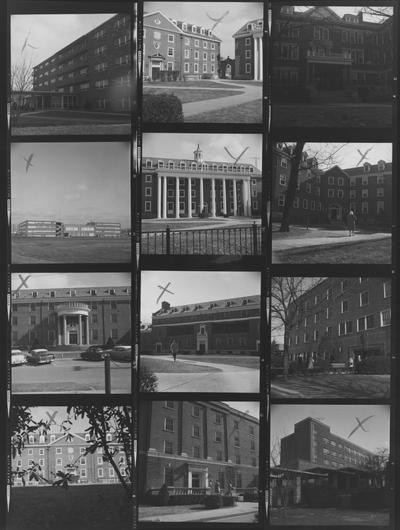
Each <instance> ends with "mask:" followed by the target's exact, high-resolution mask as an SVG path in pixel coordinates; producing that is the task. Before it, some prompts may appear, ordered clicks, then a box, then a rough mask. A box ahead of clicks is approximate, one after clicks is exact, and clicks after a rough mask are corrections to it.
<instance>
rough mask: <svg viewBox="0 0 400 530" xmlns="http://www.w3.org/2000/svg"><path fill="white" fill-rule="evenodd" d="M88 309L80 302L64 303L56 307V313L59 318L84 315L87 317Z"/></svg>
mask: <svg viewBox="0 0 400 530" xmlns="http://www.w3.org/2000/svg"><path fill="white" fill-rule="evenodd" d="M89 312H90V307H89V306H88V305H87V304H83V303H81V302H66V303H65V304H60V305H58V306H56V313H57V314H58V315H59V316H62V315H84V316H88V315H89Z"/></svg>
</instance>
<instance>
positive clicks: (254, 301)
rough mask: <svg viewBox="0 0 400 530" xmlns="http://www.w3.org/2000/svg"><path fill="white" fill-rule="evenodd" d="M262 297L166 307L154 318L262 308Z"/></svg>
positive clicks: (257, 295) (225, 299)
mask: <svg viewBox="0 0 400 530" xmlns="http://www.w3.org/2000/svg"><path fill="white" fill-rule="evenodd" d="M260 300H261V297H260V295H259V294H256V295H252V296H251V295H250V296H241V297H238V298H224V299H223V300H215V301H206V302H198V303H195V304H186V305H180V306H174V307H171V306H169V307H168V308H167V307H164V308H161V309H159V310H158V311H156V312H155V313H153V317H163V316H168V317H169V316H171V315H179V314H182V313H185V314H188V313H195V312H196V313H201V312H204V313H210V311H211V312H212V311H218V310H221V309H224V310H227V309H236V308H239V307H249V306H251V307H258V308H259V307H260Z"/></svg>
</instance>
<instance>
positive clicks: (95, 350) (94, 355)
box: [81, 346, 106, 361]
mask: <svg viewBox="0 0 400 530" xmlns="http://www.w3.org/2000/svg"><path fill="white" fill-rule="evenodd" d="M105 349H106V348H105V346H89V348H88V349H87V350H85V351H83V352H81V359H83V360H84V361H102V360H103V359H104V350H105Z"/></svg>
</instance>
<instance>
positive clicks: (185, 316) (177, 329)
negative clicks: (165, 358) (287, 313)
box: [141, 295, 260, 354]
mask: <svg viewBox="0 0 400 530" xmlns="http://www.w3.org/2000/svg"><path fill="white" fill-rule="evenodd" d="M141 340H142V344H141V352H142V353H153V352H154V353H168V352H169V351H170V343H171V341H172V340H175V342H176V344H177V349H178V352H179V353H196V352H199V353H221V354H223V353H225V354H235V353H237V354H244V353H253V354H257V352H259V349H260V296H259V295H254V296H248V297H240V298H228V299H225V300H215V301H211V302H200V303H196V304H190V305H184V306H175V307H171V306H170V304H169V303H168V302H165V301H164V302H162V305H161V309H159V310H158V311H157V312H156V313H153V315H152V326H151V328H148V329H146V330H145V331H144V332H143V333H142V335H141Z"/></svg>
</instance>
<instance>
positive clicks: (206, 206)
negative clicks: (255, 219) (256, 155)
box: [142, 146, 261, 219]
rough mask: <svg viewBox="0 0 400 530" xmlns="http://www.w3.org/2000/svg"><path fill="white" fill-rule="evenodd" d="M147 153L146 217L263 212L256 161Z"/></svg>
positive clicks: (143, 198) (144, 158)
mask: <svg viewBox="0 0 400 530" xmlns="http://www.w3.org/2000/svg"><path fill="white" fill-rule="evenodd" d="M193 154H194V157H193V158H192V159H187V158H154V157H146V156H144V157H143V166H142V173H143V184H142V186H143V193H142V217H143V218H147V219H149V218H157V219H167V218H171V217H172V218H180V217H198V216H202V215H204V216H211V217H216V216H223V215H234V216H244V217H251V216H259V215H260V214H261V172H260V170H259V169H257V168H256V167H255V166H253V165H252V164H245V163H240V162H238V163H237V164H235V163H232V162H216V161H208V160H204V157H203V152H202V150H201V149H200V147H199V146H197V149H196V150H195V151H194V153H193Z"/></svg>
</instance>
